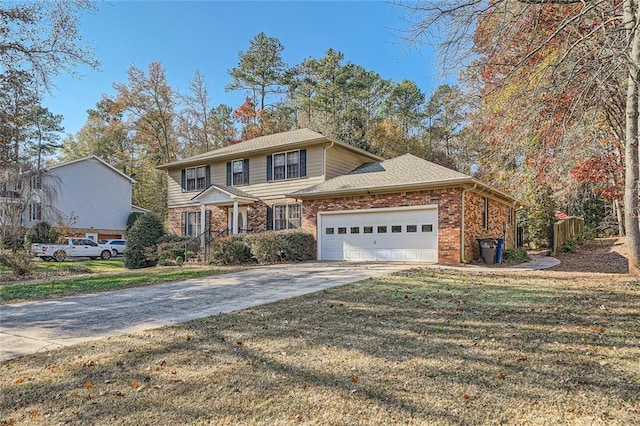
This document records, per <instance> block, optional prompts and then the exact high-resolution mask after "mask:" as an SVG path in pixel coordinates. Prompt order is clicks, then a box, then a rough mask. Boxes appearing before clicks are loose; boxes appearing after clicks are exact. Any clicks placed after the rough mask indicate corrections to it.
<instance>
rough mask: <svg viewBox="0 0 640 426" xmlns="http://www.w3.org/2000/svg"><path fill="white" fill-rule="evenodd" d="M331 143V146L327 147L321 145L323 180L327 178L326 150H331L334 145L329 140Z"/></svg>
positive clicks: (332, 141) (333, 142)
mask: <svg viewBox="0 0 640 426" xmlns="http://www.w3.org/2000/svg"><path fill="white" fill-rule="evenodd" d="M329 140H330V141H331V145H329V146H327V145H326V144H325V145H323V147H322V148H323V151H322V154H323V155H322V174H323V175H324V177H325V179H326V178H327V149H329V148H332V147H333V145H335V143H336V142H335V141H334V140H333V139H329Z"/></svg>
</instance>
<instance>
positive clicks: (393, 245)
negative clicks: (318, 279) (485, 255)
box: [318, 206, 438, 262]
mask: <svg viewBox="0 0 640 426" xmlns="http://www.w3.org/2000/svg"><path fill="white" fill-rule="evenodd" d="M318 225H319V229H318V235H319V239H318V241H319V245H320V247H319V250H318V252H319V253H320V259H321V260H351V261H398V262H437V261H438V209H437V207H435V206H421V207H419V208H416V207H400V208H396V209H386V208H385V209H367V210H355V211H354V210H351V211H343V212H337V213H333V212H321V213H320V214H319V220H318Z"/></svg>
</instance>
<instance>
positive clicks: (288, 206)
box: [271, 203, 302, 231]
mask: <svg viewBox="0 0 640 426" xmlns="http://www.w3.org/2000/svg"><path fill="white" fill-rule="evenodd" d="M293 206H297V207H299V209H300V217H299V218H291V215H290V211H291V207H293ZM282 207H284V209H285V218H284V219H277V218H276V208H282ZM272 208H273V223H272V224H271V225H272V228H273V230H274V231H284V230H287V229H300V228H302V204H299V203H290V204H274V205H273V207H272ZM280 220H284V221H285V223H286V224H287V226H286V227H285V228H276V221H280ZM292 220H295V221H299V223H300V225H299V226H297V227H295V226H294V227H291V228H290V227H289V224H290V223H291V221H292Z"/></svg>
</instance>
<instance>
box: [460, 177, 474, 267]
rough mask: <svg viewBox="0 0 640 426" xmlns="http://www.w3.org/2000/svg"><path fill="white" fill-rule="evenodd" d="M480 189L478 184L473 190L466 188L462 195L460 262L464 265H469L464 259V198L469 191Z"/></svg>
mask: <svg viewBox="0 0 640 426" xmlns="http://www.w3.org/2000/svg"><path fill="white" fill-rule="evenodd" d="M477 187H478V183H477V182H476V183H474V184H473V187H472V188H466V189H463V190H462V195H461V196H460V198H461V202H462V208H461V209H460V210H461V218H460V261H461V262H462V263H467V260H466V259H465V257H464V254H465V253H464V252H465V250H464V248H465V247H464V245H465V239H464V214H465V213H464V201H465V199H464V196H465V195H466V194H467V191H473V190H475V189H476V188H477Z"/></svg>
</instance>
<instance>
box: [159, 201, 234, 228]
mask: <svg viewBox="0 0 640 426" xmlns="http://www.w3.org/2000/svg"><path fill="white" fill-rule="evenodd" d="M206 210H210V211H211V223H210V226H211V231H212V232H213V233H217V232H219V231H222V230H225V229H227V223H228V222H227V208H226V207H216V206H207V207H206ZM186 212H197V213H200V206H199V205H197V206H193V207H176V208H170V209H169V211H168V217H167V232H169V233H170V234H175V235H182V213H186ZM198 233H199V232H198Z"/></svg>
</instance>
